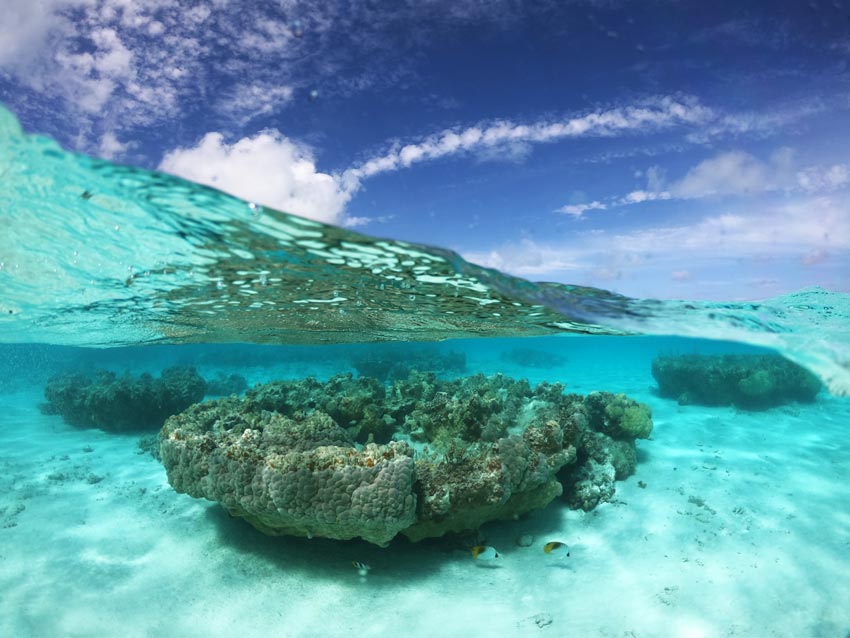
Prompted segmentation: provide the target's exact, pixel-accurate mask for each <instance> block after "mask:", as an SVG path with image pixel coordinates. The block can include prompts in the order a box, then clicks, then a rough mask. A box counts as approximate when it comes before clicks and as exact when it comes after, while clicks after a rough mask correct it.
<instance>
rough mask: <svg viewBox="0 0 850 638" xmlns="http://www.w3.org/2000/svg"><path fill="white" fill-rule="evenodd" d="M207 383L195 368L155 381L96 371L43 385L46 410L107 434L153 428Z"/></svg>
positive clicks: (59, 377) (166, 374) (172, 371)
mask: <svg viewBox="0 0 850 638" xmlns="http://www.w3.org/2000/svg"><path fill="white" fill-rule="evenodd" d="M205 392H206V383H205V382H204V380H203V379H202V378H201V377H200V376H199V375H198V373H197V372H196V371H195V369H194V368H187V367H182V366H175V367H172V368H166V369H165V370H163V371H162V374H161V375H160V377H159V378H158V379H155V378H153V377H152V376H151V375H149V374H142V375H140V376H138V377H133V376H131V375H130V374H124V375H123V376H117V375H116V374H115V373H113V372H107V371H103V370H102V371H98V372H96V373H94V374H92V375H88V374H82V373H72V374H60V375H57V376H54V377H51V378H50V379H49V380H48V382H47V386H46V387H45V389H44V397H45V399H46V400H47V403H45V404H43V405H42V411H43V412H44V413H46V414H59V415H61V416H62V418H63V419H65V421H66V422H67V423H69V424H70V425H73V426H76V427H82V428H89V427H95V428H101V429H102V430H107V431H110V432H125V431H134V430H145V429H147V430H152V429H157V428H160V427H162V424H163V422H164V421H165V419H166V418H168V417H169V416H171V415H173V414H177V413H178V412H180V411H181V410H185V409H186V408H187V407H189V406H190V405H192V404H193V403H197V402H198V401H200V400H201V399H203V397H204V393H205Z"/></svg>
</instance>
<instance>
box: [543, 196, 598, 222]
mask: <svg viewBox="0 0 850 638" xmlns="http://www.w3.org/2000/svg"><path fill="white" fill-rule="evenodd" d="M606 208H608V207H607V206H606V205H605V204H603V203H602V202H598V201H595V200H594V201H592V202H590V203H589V204H567V205H566V206H561V207H560V208H558V209H557V210H556V211H555V212H558V213H564V214H565V215H571V216H573V217H575V218H576V219H579V218H580V217H582V215H584V213H585V212H586V211H589V210H605V209H606Z"/></svg>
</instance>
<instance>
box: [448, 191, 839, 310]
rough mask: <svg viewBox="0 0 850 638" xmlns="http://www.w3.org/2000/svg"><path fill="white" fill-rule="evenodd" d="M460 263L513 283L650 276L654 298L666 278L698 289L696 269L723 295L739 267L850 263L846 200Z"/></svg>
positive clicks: (492, 253) (576, 238) (818, 200)
mask: <svg viewBox="0 0 850 638" xmlns="http://www.w3.org/2000/svg"><path fill="white" fill-rule="evenodd" d="M841 256H843V257H841ZM464 257H465V258H467V259H469V260H470V261H473V262H475V263H479V264H482V265H484V266H488V267H491V268H496V269H499V270H502V271H505V272H509V273H511V274H515V275H520V276H532V277H535V278H558V279H560V280H564V281H570V282H571V283H583V284H587V285H597V286H600V285H603V286H604V282H605V281H610V280H618V279H624V278H631V279H635V280H637V279H641V278H645V277H648V276H650V274H651V276H654V277H658V280H657V283H656V284H655V285H656V288H655V289H654V290H651V291H649V294H652V295H655V296H664V295H666V294H669V290H668V291H667V292H665V288H664V287H665V285H666V284H665V282H666V283H669V280H670V278H671V277H672V278H673V279H674V280H676V281H678V282H680V283H681V282H688V284H689V285H690V284H691V283H693V284H694V285H704V284H705V281H704V280H702V279H700V278H699V277H698V276H697V274H696V272H695V269H698V267H699V266H702V267H705V268H706V270H707V271H709V272H712V273H718V276H721V275H720V273H725V275H724V276H726V277H729V278H730V279H732V280H733V281H732V282H729V281H727V282H725V284H726V288H725V289H726V291H727V293H728V291H729V290H730V289H732V288H734V287H735V286H737V285H738V283H741V285H743V283H742V282H738V283H734V281H735V280H736V278H737V277H738V274H737V273H739V272H740V270H741V264H742V263H751V262H753V261H754V260H758V259H768V260H773V259H782V260H785V261H786V262H787V263H794V264H800V263H802V264H804V265H808V266H813V265H816V264H820V263H822V262H825V261H827V260H829V259H831V258H834V257H839V258H842V259H845V260H847V259H848V258H850V196H820V197H800V198H795V199H793V200H790V201H787V202H784V203H782V204H779V205H772V206H763V207H762V208H760V209H757V210H755V211H753V210H752V207H751V206H750V207H747V209H745V210H742V211H733V212H726V213H720V212H719V213H717V214H713V215H707V216H705V217H703V218H702V219H699V220H697V221H695V222H694V223H688V224H668V225H657V226H645V227H643V228H638V229H635V230H631V231H628V232H624V233H617V232H612V231H602V230H595V231H592V232H585V233H579V234H575V235H573V236H571V239H570V240H568V241H566V242H563V243H559V244H556V243H545V242H536V241H532V240H530V239H523V240H521V241H518V242H508V243H506V244H504V245H502V246H499V247H497V248H494V249H492V250H489V251H471V252H466V253H464ZM810 283H814V282H810ZM754 294H755V293H754Z"/></svg>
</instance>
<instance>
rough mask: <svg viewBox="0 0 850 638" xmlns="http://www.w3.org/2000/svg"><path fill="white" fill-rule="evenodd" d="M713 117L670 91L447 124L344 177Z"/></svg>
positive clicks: (362, 176)
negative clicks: (574, 112)
mask: <svg viewBox="0 0 850 638" xmlns="http://www.w3.org/2000/svg"><path fill="white" fill-rule="evenodd" d="M713 117H714V113H713V111H712V110H711V109H710V108H708V107H706V106H703V105H702V104H700V103H699V102H698V101H697V100H694V99H677V98H674V97H669V96H665V97H660V98H655V99H653V100H648V101H646V102H645V103H643V104H639V105H635V106H627V107H621V108H612V109H608V110H599V111H594V112H591V113H586V114H584V115H580V116H575V117H568V118H564V119H561V120H544V121H540V122H533V123H530V124H527V123H518V122H513V121H510V120H498V121H495V122H485V123H481V124H478V125H475V126H470V127H467V128H458V129H448V130H444V131H441V132H440V133H435V134H433V135H429V136H427V137H425V138H423V139H421V140H418V141H415V142H410V143H406V144H401V143H397V144H395V145H394V146H393V147H392V148H391V149H390V150H389V151H387V152H385V153H383V154H381V155H377V156H375V157H372V158H370V159H367V160H365V161H364V162H362V163H361V164H359V165H357V166H355V167H353V168H350V169H348V170H346V171H345V172H344V174H343V179H344V180H345V182H346V184H348V185H349V187H353V186H354V185H355V184H358V183H359V182H360V181H361V180H363V179H365V178H368V177H372V176H374V175H378V174H380V173H387V172H391V171H397V170H400V169H403V168H408V167H410V166H412V165H414V164H417V163H420V162H426V161H433V160H436V159H440V158H443V157H447V156H452V155H457V154H462V153H470V152H480V151H483V150H491V149H497V148H500V147H503V146H507V145H512V144H543V143H550V142H556V141H560V140H564V139H568V138H580V137H610V136H614V135H629V134H645V133H648V132H651V131H658V130H661V129H666V128H671V127H674V126H682V125H694V124H700V123H703V122H705V121H707V120H710V119H712V118H713Z"/></svg>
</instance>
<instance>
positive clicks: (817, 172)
mask: <svg viewBox="0 0 850 638" xmlns="http://www.w3.org/2000/svg"><path fill="white" fill-rule="evenodd" d="M797 183H798V184H799V185H800V188H802V189H803V190H805V191H809V192H820V191H829V190H833V189H835V188H841V187H842V186H846V185H847V184H850V164H833V165H832V166H825V167H820V166H810V167H809V168H806V169H803V170H802V171H800V172H799V173H797Z"/></svg>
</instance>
